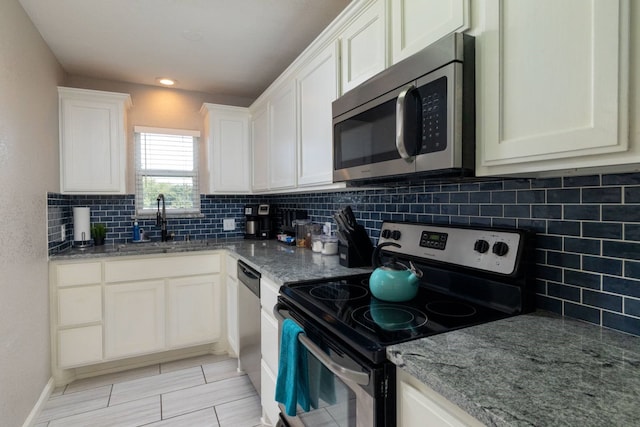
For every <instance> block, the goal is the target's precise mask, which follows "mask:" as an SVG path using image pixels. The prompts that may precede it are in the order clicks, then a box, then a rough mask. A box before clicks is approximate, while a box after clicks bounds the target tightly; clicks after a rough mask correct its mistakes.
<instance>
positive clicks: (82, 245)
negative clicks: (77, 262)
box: [73, 206, 91, 249]
mask: <svg viewBox="0 0 640 427" xmlns="http://www.w3.org/2000/svg"><path fill="white" fill-rule="evenodd" d="M90 216H91V212H90V208H89V207H85V206H77V207H74V208H73V247H74V248H78V249H86V248H88V247H90V246H91V226H90Z"/></svg>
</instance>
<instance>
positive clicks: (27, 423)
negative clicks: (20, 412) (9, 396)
mask: <svg viewBox="0 0 640 427" xmlns="http://www.w3.org/2000/svg"><path fill="white" fill-rule="evenodd" d="M54 384H55V382H54V380H53V377H51V378H49V381H47V384H46V385H45V386H44V388H43V389H42V393H40V397H39V398H38V401H37V402H36V404H35V406H34V407H33V409H31V412H30V413H29V416H28V417H27V419H26V420H24V424H22V427H32V426H33V425H34V424H35V422H36V419H38V415H40V412H42V408H44V405H45V404H46V403H47V401H48V400H49V396H51V393H53V389H54V387H55V385H54Z"/></svg>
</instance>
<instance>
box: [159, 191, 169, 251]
mask: <svg viewBox="0 0 640 427" xmlns="http://www.w3.org/2000/svg"><path fill="white" fill-rule="evenodd" d="M156 200H157V201H158V213H157V214H156V225H157V226H158V227H160V240H161V241H163V242H166V241H168V240H169V238H168V234H167V209H166V206H165V203H164V194H162V193H160V194H158V198H157V199H156ZM160 200H162V213H160Z"/></svg>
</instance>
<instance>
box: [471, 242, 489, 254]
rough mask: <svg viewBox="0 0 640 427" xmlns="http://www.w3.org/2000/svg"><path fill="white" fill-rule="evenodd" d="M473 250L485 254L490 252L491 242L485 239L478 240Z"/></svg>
mask: <svg viewBox="0 0 640 427" xmlns="http://www.w3.org/2000/svg"><path fill="white" fill-rule="evenodd" d="M473 250H474V251H476V252H480V253H481V254H483V253H485V252H487V251H488V250H489V242H487V241H486V240H483V239H479V240H476V243H474V245H473Z"/></svg>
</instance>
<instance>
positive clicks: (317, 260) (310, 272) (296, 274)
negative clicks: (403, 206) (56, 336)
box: [49, 239, 371, 285]
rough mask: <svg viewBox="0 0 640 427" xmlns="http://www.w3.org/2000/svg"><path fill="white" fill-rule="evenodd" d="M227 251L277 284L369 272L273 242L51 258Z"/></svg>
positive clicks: (109, 248) (92, 251)
mask: <svg viewBox="0 0 640 427" xmlns="http://www.w3.org/2000/svg"><path fill="white" fill-rule="evenodd" d="M213 250H226V251H229V253H230V254H231V255H232V256H234V257H236V258H239V259H242V260H243V261H245V262H247V263H248V264H249V265H251V266H252V267H254V268H257V269H258V270H260V272H261V273H262V275H263V276H265V277H268V278H269V279H271V280H273V281H274V282H275V283H276V284H278V285H282V284H284V283H291V282H300V281H306V280H314V279H323V278H327V279H329V278H335V277H342V276H352V275H356V274H362V273H369V272H371V268H347V267H343V266H341V265H340V262H339V258H338V255H322V254H320V253H317V252H313V251H311V250H310V249H305V248H297V247H295V246H287V245H285V244H283V243H280V242H278V241H276V240H244V239H233V240H225V239H220V240H197V241H191V242H182V241H177V242H149V243H127V244H116V245H104V246H98V247H90V248H87V249H84V250H81V249H70V250H67V251H64V252H61V253H58V254H55V255H51V256H50V257H49V259H50V260H51V261H60V260H82V259H91V258H105V257H121V256H140V255H154V256H163V255H164V254H175V253H183V252H196V251H213Z"/></svg>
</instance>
